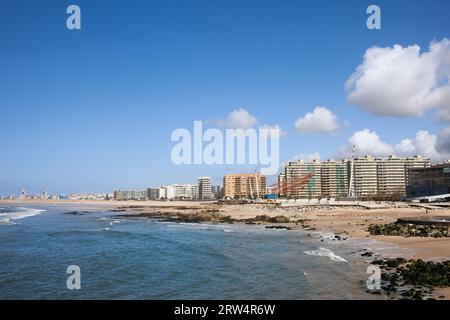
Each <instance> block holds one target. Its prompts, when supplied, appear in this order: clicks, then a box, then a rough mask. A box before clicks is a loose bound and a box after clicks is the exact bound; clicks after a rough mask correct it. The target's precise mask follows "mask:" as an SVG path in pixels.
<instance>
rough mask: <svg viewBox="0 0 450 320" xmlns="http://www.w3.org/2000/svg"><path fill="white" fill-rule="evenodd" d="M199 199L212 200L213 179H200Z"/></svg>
mask: <svg viewBox="0 0 450 320" xmlns="http://www.w3.org/2000/svg"><path fill="white" fill-rule="evenodd" d="M197 190H198V199H200V200H208V199H212V197H213V196H212V190H211V177H200V178H198V183H197Z"/></svg>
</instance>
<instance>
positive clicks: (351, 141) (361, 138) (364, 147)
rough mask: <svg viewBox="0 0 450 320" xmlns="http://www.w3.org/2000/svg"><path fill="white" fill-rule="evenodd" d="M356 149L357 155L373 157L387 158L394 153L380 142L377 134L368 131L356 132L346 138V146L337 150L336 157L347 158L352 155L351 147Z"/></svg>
mask: <svg viewBox="0 0 450 320" xmlns="http://www.w3.org/2000/svg"><path fill="white" fill-rule="evenodd" d="M353 145H354V146H355V147H356V151H357V153H358V155H360V156H365V155H372V156H375V157H382V156H388V155H392V154H394V153H395V151H394V148H393V147H392V146H391V145H390V144H388V143H386V142H383V141H381V140H380V137H379V136H378V134H377V133H376V132H374V131H370V130H369V129H364V130H360V131H356V132H355V133H353V135H352V136H350V138H348V145H347V146H345V147H342V148H340V149H339V150H338V155H339V156H340V157H342V158H348V157H351V155H352V146H353Z"/></svg>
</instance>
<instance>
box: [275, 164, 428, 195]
mask: <svg viewBox="0 0 450 320" xmlns="http://www.w3.org/2000/svg"><path fill="white" fill-rule="evenodd" d="M429 166H430V159H428V158H424V157H421V156H416V157H408V158H399V157H395V156H390V157H388V158H374V157H372V156H365V157H359V158H355V159H353V161H352V160H350V159H344V160H338V161H336V160H327V161H319V160H314V161H304V160H298V161H290V162H288V163H287V164H286V165H285V167H284V170H283V171H282V172H281V174H280V175H279V183H278V184H279V194H280V195H281V196H287V197H298V198H337V197H345V196H347V195H348V193H349V187H350V183H351V181H353V182H352V191H353V194H354V195H355V196H357V197H360V198H368V197H377V196H386V197H393V196H396V197H402V196H404V195H405V194H406V185H407V182H408V174H407V173H408V170H409V169H411V168H426V167H429ZM352 172H353V177H351V173H352ZM352 178H353V179H352ZM293 185H294V187H292V186H293Z"/></svg>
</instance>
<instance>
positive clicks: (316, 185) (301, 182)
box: [278, 160, 322, 198]
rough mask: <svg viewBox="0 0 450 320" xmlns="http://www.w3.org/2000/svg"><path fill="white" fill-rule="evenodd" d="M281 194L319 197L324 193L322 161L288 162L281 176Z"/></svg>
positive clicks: (298, 196)
mask: <svg viewBox="0 0 450 320" xmlns="http://www.w3.org/2000/svg"><path fill="white" fill-rule="evenodd" d="M278 184H279V193H280V195H281V196H288V197H296V198H317V197H320V196H321V194H322V180H321V162H320V161H319V160H314V161H305V160H297V161H290V162H288V163H287V164H286V165H285V167H284V170H283V172H282V173H281V175H280V176H279V182H278Z"/></svg>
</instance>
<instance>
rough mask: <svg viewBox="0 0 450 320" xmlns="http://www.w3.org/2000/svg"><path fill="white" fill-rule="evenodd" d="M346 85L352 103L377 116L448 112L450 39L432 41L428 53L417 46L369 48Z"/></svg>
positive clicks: (449, 101)
mask: <svg viewBox="0 0 450 320" xmlns="http://www.w3.org/2000/svg"><path fill="white" fill-rule="evenodd" d="M346 88H347V90H348V100H349V102H350V103H352V104H354V105H357V106H358V107H360V108H362V109H364V110H366V111H369V112H372V113H374V114H378V115H394V116H405V117H406V116H414V117H417V116H421V115H423V114H424V113H426V112H427V111H429V110H431V109H440V110H445V111H446V112H449V111H450V41H449V40H448V39H443V40H442V41H440V42H434V43H431V44H430V48H429V51H427V52H421V48H420V47H419V46H418V45H413V46H409V47H402V46H400V45H395V46H393V47H387V48H379V47H372V48H370V49H367V50H366V53H365V55H364V62H363V63H362V64H361V65H360V66H359V67H358V68H357V70H356V72H355V73H353V75H352V76H351V77H350V78H349V79H348V80H347V83H346ZM445 111H440V112H445ZM449 120H450V119H449Z"/></svg>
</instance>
